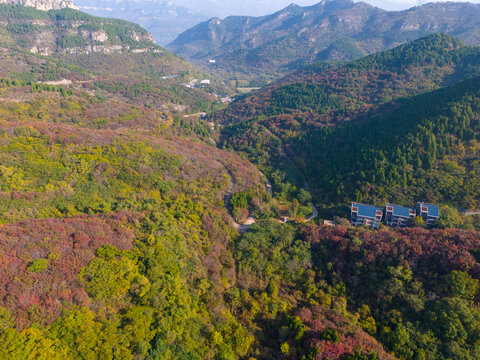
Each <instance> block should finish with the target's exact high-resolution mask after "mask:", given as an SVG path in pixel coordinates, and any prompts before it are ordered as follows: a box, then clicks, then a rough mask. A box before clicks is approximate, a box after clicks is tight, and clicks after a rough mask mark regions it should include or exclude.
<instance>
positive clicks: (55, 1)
mask: <svg viewBox="0 0 480 360" xmlns="http://www.w3.org/2000/svg"><path fill="white" fill-rule="evenodd" d="M0 4H11V5H23V6H30V7H34V8H36V9H38V10H44V11H48V10H60V9H65V8H71V9H78V8H77V7H76V6H75V4H74V3H73V1H70V0H0Z"/></svg>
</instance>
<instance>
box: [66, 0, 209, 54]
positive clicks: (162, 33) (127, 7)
mask: <svg viewBox="0 0 480 360" xmlns="http://www.w3.org/2000/svg"><path fill="white" fill-rule="evenodd" d="M75 3H76V4H77V5H78V6H79V8H80V9H81V10H83V11H85V12H87V13H89V14H92V15H95V16H102V17H112V18H119V19H124V20H128V21H132V22H135V23H137V24H139V25H141V26H142V27H144V28H145V29H147V30H148V31H149V32H150V33H151V34H152V35H153V36H154V38H155V41H156V42H157V44H159V45H165V44H168V43H169V42H170V41H172V40H173V39H175V37H176V36H177V35H178V34H180V33H181V32H183V31H185V30H187V29H189V28H191V27H192V26H194V25H196V24H198V23H200V22H202V21H205V20H207V19H208V16H206V15H202V14H201V13H199V12H197V11H194V10H190V9H188V8H186V7H184V6H178V5H175V4H173V3H171V2H167V1H158V0H149V1H142V2H139V1H134V0H119V1H111V0H76V1H75Z"/></svg>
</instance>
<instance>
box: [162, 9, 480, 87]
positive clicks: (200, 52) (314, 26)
mask: <svg viewBox="0 0 480 360" xmlns="http://www.w3.org/2000/svg"><path fill="white" fill-rule="evenodd" d="M479 19H480V5H476V4H469V3H431V4H426V5H423V6H419V7H413V8H411V9H408V10H403V11H386V10H382V9H379V8H377V7H374V6H371V5H368V4H366V3H363V2H359V3H354V2H353V1H351V0H342V1H338V2H336V1H335V2H331V1H326V2H325V1H323V2H320V3H318V4H316V5H313V6H309V7H288V8H285V9H283V10H280V11H279V12H276V13H274V14H271V15H267V16H263V17H256V18H255V17H227V18H225V19H223V20H220V19H215V21H213V22H212V21H207V22H204V23H201V24H199V25H197V26H195V27H194V28H192V29H190V30H187V31H186V32H184V33H183V34H180V35H179V36H178V37H177V39H176V40H174V41H173V42H172V43H170V44H169V45H167V48H168V49H170V50H172V51H173V52H175V53H177V54H179V55H180V56H183V57H185V58H187V59H189V60H190V61H192V62H193V63H195V64H197V65H199V66H202V67H209V68H211V69H213V70H216V71H219V72H221V73H222V74H225V75H226V76H227V77H229V78H231V79H234V78H239V79H240V78H243V79H249V78H250V79H253V78H254V77H255V76H257V77H258V76H262V75H263V74H266V76H265V78H267V79H271V78H275V77H278V75H279V74H280V75H281V74H285V73H287V72H288V71H289V68H290V67H292V66H294V64H297V63H298V64H301V63H302V62H303V63H307V64H308V63H310V62H312V61H316V60H330V61H331V60H341V61H351V60H355V59H356V58H359V57H362V56H364V55H368V54H371V53H375V52H378V51H383V50H387V49H389V48H393V47H395V46H398V45H400V44H402V43H405V42H408V41H411V40H414V39H417V38H420V37H422V36H425V35H428V34H430V33H437V32H444V33H449V34H452V35H454V36H456V37H457V38H459V39H460V40H462V41H463V42H465V43H466V44H468V45H476V44H480V31H479V30H478V29H479V25H480V20H479ZM335 44H336V45H335ZM332 46H334V47H335V49H332V48H331V47H332ZM211 59H214V60H216V63H215V64H214V65H212V64H211V63H210V61H209V60H211ZM295 66H298V65H295ZM247 74H248V75H247ZM250 74H253V75H252V76H250V77H249V75H250Z"/></svg>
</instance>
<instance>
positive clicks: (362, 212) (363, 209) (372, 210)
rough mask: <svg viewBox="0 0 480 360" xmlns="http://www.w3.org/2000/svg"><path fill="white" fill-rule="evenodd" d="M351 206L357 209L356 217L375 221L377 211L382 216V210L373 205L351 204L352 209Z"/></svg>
mask: <svg viewBox="0 0 480 360" xmlns="http://www.w3.org/2000/svg"><path fill="white" fill-rule="evenodd" d="M353 206H355V207H357V208H358V216H362V217H367V218H372V219H375V218H376V217H377V211H380V212H381V213H382V214H383V210H382V209H381V208H379V207H376V206H373V205H365V204H358V203H353V204H352V207H353Z"/></svg>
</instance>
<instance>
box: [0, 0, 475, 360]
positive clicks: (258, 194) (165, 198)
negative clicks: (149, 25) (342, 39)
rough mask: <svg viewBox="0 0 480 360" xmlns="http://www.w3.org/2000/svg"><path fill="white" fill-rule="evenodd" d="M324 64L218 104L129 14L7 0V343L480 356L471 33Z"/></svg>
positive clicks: (67, 351)
mask: <svg viewBox="0 0 480 360" xmlns="http://www.w3.org/2000/svg"><path fill="white" fill-rule="evenodd" d="M345 3H348V2H344V4H345ZM325 4H330V5H331V4H332V3H331V2H325ZM362 6H363V5H362ZM102 39H103V40H102ZM32 44H36V45H35V46H36V47H34V48H32V47H31V45H32ZM42 44H49V45H48V46H47V47H45V48H43V47H41V46H43V45H42ZM41 49H44V50H45V49H47V50H48V54H47V53H45V52H43V50H41ZM40 50H41V51H40ZM42 52H43V53H42ZM337 65H338V64H337ZM337 65H335V64H332V63H325V62H318V63H315V64H314V65H311V66H308V67H306V68H303V69H302V70H301V71H299V72H296V73H294V74H292V75H291V76H289V77H286V78H284V79H282V80H281V81H279V82H277V83H274V84H272V85H270V86H268V87H266V88H265V89H262V90H260V91H258V92H256V93H254V94H252V95H249V96H245V97H242V98H239V99H237V100H236V101H234V102H233V103H232V104H231V105H230V106H228V107H226V108H225V109H223V110H221V111H217V112H215V111H214V110H215V109H216V108H218V107H219V106H223V105H221V104H220V102H221V96H219V95H221V94H222V91H223V87H222V85H221V81H217V80H216V79H214V78H212V81H211V84H207V82H204V84H203V85H204V86H205V87H200V86H199V85H200V84H197V83H198V81H197V82H194V81H192V80H193V78H194V77H195V78H199V79H200V78H203V77H204V76H205V77H207V76H208V75H205V74H203V73H202V72H201V71H199V70H197V69H195V68H194V67H193V66H191V65H190V64H188V63H186V62H185V61H184V60H181V59H179V58H177V57H176V56H174V55H172V54H170V53H169V52H167V51H166V50H164V49H161V48H159V47H157V46H155V45H154V44H152V43H151V39H150V36H149V35H148V33H146V32H145V31H144V30H143V29H141V28H139V27H138V26H135V25H132V24H129V23H126V22H122V21H117V20H109V19H101V18H95V17H91V16H89V15H85V14H83V13H81V12H78V11H75V10H71V9H67V10H61V11H49V12H41V11H37V10H35V9H32V8H24V7H19V6H11V5H10V6H6V5H5V6H2V5H0V359H2V360H3V359H5V360H24V359H35V360H37V359H38V360H56V359H58V360H70V359H71V360H77V359H85V360H95V359H102V360H113V359H123V360H273V359H275V360H277V359H279V360H397V359H398V360H438V359H442V360H458V359H464V360H470V359H471V360H474V359H478V358H480V312H479V300H480V233H479V232H478V231H475V229H477V230H479V229H480V216H478V213H476V212H475V211H473V212H472V213H471V214H469V216H467V215H466V214H463V215H462V214H460V211H462V210H465V209H472V210H477V209H478V208H479V205H480V204H479V203H480V181H479V180H478V179H479V178H480V155H479V154H480V145H479V143H478V134H479V132H480V50H479V48H476V47H469V46H465V45H464V44H463V43H462V42H460V41H459V40H456V39H454V38H452V37H450V36H448V35H441V34H439V35H430V36H428V37H426V38H422V39H420V40H417V41H414V42H412V43H409V44H405V45H402V46H400V47H397V48H395V49H393V50H390V51H387V52H384V53H379V54H375V55H371V56H368V57H365V58H362V59H360V60H358V61H355V62H352V63H349V64H346V65H343V66H337ZM335 66H337V67H336V68H333V67H335ZM195 84H197V85H198V86H197V85H195ZM186 85H188V86H186ZM203 85H202V86H203ZM208 110H211V111H210V114H209V115H207V116H204V114H205V113H204V112H206V111H208ZM248 158H249V159H250V160H253V161H254V162H255V164H256V165H257V166H258V168H257V167H256V166H255V165H253V164H252V162H250V161H249V160H248ZM260 170H261V171H262V172H260ZM264 174H265V175H266V176H265V175H264ZM352 200H356V201H365V202H371V203H376V204H378V205H383V204H384V203H385V202H386V201H387V200H388V201H395V202H398V203H401V204H405V205H411V204H412V203H413V202H415V201H417V200H422V201H432V202H436V203H438V204H439V205H440V211H441V219H440V220H439V222H438V228H436V229H427V228H425V227H424V226H423V225H422V223H421V221H417V220H418V219H415V221H413V222H412V223H411V224H410V225H411V227H409V228H408V229H403V230H395V229H387V228H386V227H385V226H381V228H380V229H379V230H378V231H374V230H369V229H367V228H353V227H352V226H350V223H349V221H348V220H346V219H345V218H342V216H344V215H345V214H346V212H345V209H348V208H347V206H345V205H349V202H350V201H352ZM315 204H317V205H316V206H315ZM477 211H478V210H477ZM475 214H477V215H475ZM334 215H340V216H337V217H335V218H334V220H335V223H334V224H333V226H320V225H319V224H322V223H323V221H322V220H323V218H327V216H328V218H333V216H334Z"/></svg>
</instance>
